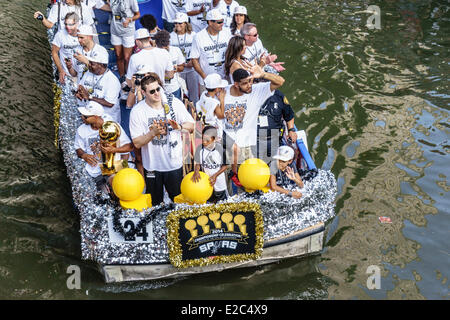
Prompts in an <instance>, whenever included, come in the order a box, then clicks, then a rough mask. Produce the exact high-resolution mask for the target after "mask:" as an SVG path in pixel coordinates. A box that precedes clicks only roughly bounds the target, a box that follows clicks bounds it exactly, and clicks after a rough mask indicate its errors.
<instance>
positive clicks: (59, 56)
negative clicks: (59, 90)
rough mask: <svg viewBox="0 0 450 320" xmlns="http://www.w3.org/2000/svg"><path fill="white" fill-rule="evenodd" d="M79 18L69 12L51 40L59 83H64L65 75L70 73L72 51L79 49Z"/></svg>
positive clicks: (72, 61) (72, 59) (72, 60)
mask: <svg viewBox="0 0 450 320" xmlns="http://www.w3.org/2000/svg"><path fill="white" fill-rule="evenodd" d="M79 19H80V18H79V17H78V15H77V14H76V13H75V12H69V13H68V14H67V15H66V16H65V19H64V26H65V27H64V29H61V30H59V31H58V32H57V33H56V35H55V37H54V38H53V41H52V58H53V61H54V62H55V65H56V68H57V69H58V74H59V82H60V83H61V84H64V83H65V77H66V76H69V75H70V70H69V69H68V65H72V63H74V62H75V59H74V57H73V55H74V53H75V52H76V51H79V50H80V49H81V46H80V44H79V43H78V38H77V32H78V25H79Z"/></svg>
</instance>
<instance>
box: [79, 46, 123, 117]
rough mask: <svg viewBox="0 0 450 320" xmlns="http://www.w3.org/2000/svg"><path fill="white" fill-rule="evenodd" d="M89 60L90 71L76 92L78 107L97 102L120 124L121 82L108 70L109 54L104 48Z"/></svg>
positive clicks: (82, 79) (89, 57)
mask: <svg viewBox="0 0 450 320" xmlns="http://www.w3.org/2000/svg"><path fill="white" fill-rule="evenodd" d="M101 48H103V47H101ZM87 58H88V60H89V65H88V68H89V70H88V71H87V72H86V73H85V74H84V76H83V77H82V78H81V81H80V84H79V86H78V91H77V92H76V97H77V98H78V99H79V101H78V105H79V106H80V107H82V106H85V105H86V104H87V102H88V101H95V102H97V103H99V104H101V105H102V106H103V108H104V109H105V113H106V114H108V115H110V116H111V118H112V119H113V120H114V121H116V122H118V123H120V105H119V93H120V82H119V80H118V79H117V77H116V76H115V75H114V73H112V71H111V70H109V69H108V58H109V56H108V52H107V51H106V49H105V48H103V50H99V51H98V52H94V53H93V54H92V56H88V57H87Z"/></svg>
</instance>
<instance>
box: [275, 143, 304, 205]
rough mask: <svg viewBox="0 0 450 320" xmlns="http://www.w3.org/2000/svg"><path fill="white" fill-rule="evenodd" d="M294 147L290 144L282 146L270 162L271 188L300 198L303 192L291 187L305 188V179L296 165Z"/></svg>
mask: <svg viewBox="0 0 450 320" xmlns="http://www.w3.org/2000/svg"><path fill="white" fill-rule="evenodd" d="M294 155H295V152H294V149H292V148H291V147H289V146H281V147H279V148H278V152H277V154H276V155H275V156H273V157H272V158H273V159H274V161H272V162H271V163H270V180H269V183H270V189H272V190H273V191H278V192H280V193H284V194H286V195H288V196H290V197H292V198H295V199H299V198H301V197H302V193H301V192H299V191H291V190H290V189H292V188H295V187H299V188H303V181H302V179H301V178H300V175H299V174H298V172H297V169H296V168H295V165H294Z"/></svg>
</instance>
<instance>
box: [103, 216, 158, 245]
mask: <svg viewBox="0 0 450 320" xmlns="http://www.w3.org/2000/svg"><path fill="white" fill-rule="evenodd" d="M139 221H140V218H122V219H120V223H121V224H122V226H123V230H124V231H125V232H126V233H129V232H131V233H132V235H131V236H125V237H124V236H123V235H122V234H120V233H119V232H116V231H115V230H114V225H113V221H112V218H110V219H108V229H109V240H110V241H111V242H122V243H151V242H153V226H152V223H151V222H150V223H148V224H146V225H145V226H144V227H143V228H141V229H140V230H136V227H137V225H138V223H139Z"/></svg>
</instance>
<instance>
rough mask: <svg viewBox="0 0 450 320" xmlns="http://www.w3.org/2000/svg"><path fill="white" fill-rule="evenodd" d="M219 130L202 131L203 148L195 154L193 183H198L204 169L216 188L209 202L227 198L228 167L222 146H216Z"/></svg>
mask: <svg viewBox="0 0 450 320" xmlns="http://www.w3.org/2000/svg"><path fill="white" fill-rule="evenodd" d="M216 139H217V129H216V128H215V127H213V126H206V127H205V128H203V131H202V144H203V145H202V147H201V148H198V149H197V150H196V152H195V159H194V161H195V167H194V175H193V176H192V181H194V182H198V181H199V179H200V174H199V171H200V169H202V171H204V172H205V173H206V174H207V175H209V183H210V184H211V186H213V187H214V192H213V194H212V196H211V198H210V199H209V200H208V201H209V202H217V201H220V200H225V199H226V198H227V197H228V196H227V183H226V181H225V174H224V172H225V170H226V169H227V165H225V164H223V159H222V153H223V150H222V146H221V145H220V144H216Z"/></svg>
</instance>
